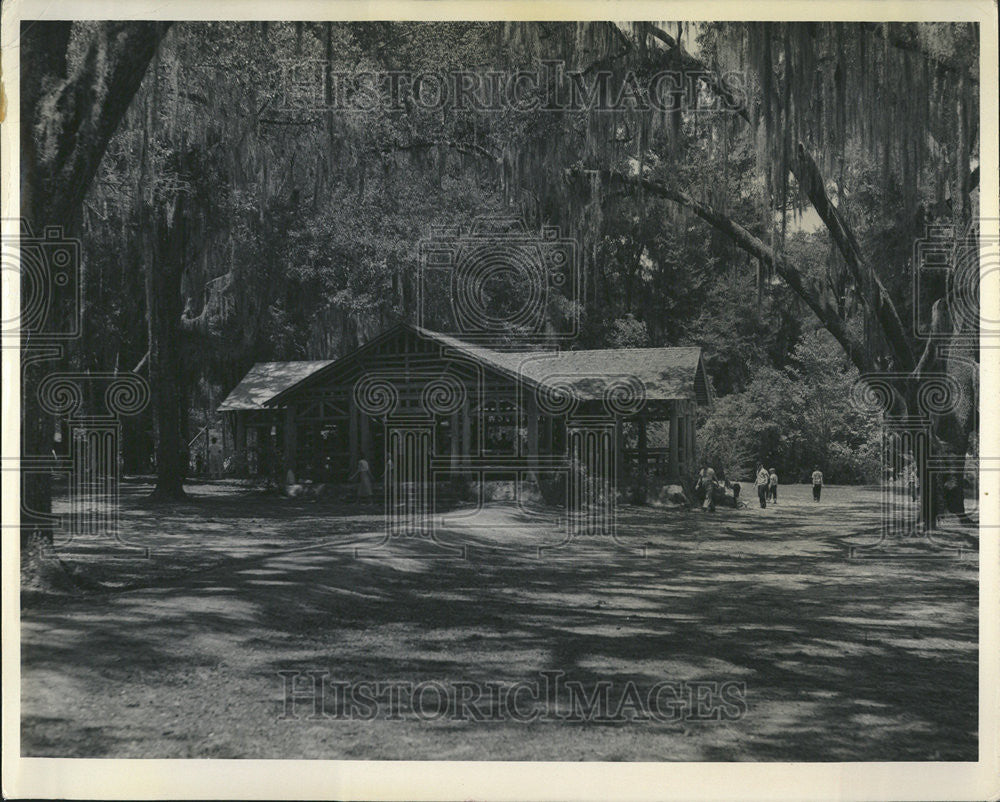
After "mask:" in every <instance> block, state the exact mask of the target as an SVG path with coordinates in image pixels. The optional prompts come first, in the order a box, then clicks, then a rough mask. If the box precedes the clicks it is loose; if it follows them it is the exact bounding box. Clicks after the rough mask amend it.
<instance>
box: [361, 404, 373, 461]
mask: <svg viewBox="0 0 1000 802" xmlns="http://www.w3.org/2000/svg"><path fill="white" fill-rule="evenodd" d="M358 418H359V420H358V423H359V425H360V428H361V456H362V457H364V458H365V459H366V460H368V463H369V465H370V464H371V463H372V431H371V425H372V419H371V418H370V417H369V416H368V415H367V414H366V413H364V412H362V411H361V410H360V409H359V410H358Z"/></svg>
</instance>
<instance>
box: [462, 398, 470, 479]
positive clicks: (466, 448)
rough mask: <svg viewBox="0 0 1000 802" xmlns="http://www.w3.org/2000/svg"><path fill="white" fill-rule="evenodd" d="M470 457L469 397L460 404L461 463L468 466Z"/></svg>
mask: <svg viewBox="0 0 1000 802" xmlns="http://www.w3.org/2000/svg"><path fill="white" fill-rule="evenodd" d="M471 455H472V414H471V411H470V409H469V397H468V395H466V397H465V401H463V402H462V463H463V464H465V465H468V464H469V460H470V458H471Z"/></svg>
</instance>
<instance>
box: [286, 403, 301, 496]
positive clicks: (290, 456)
mask: <svg viewBox="0 0 1000 802" xmlns="http://www.w3.org/2000/svg"><path fill="white" fill-rule="evenodd" d="M296 425H297V424H296V420H295V404H289V405H288V406H287V407H285V426H284V429H285V475H286V476H287V475H288V471H291V472H292V473H293V474H294V473H295V453H296V449H297V446H298V444H297V442H296V439H297V438H296V434H297V433H296ZM282 479H284V477H282Z"/></svg>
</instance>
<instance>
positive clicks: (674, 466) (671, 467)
mask: <svg viewBox="0 0 1000 802" xmlns="http://www.w3.org/2000/svg"><path fill="white" fill-rule="evenodd" d="M679 436H680V427H679V426H678V421H677V405H676V404H675V403H673V402H671V404H670V461H669V463H668V466H667V467H668V471H669V473H670V478H671V479H677V478H678V477H679V476H680V473H681V472H680V451H679V450H678V442H677V440H678V438H679Z"/></svg>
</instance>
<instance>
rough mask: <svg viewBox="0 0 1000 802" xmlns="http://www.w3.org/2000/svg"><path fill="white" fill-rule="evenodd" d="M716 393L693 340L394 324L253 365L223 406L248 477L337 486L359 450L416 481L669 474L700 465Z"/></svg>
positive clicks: (232, 445)
mask: <svg viewBox="0 0 1000 802" xmlns="http://www.w3.org/2000/svg"><path fill="white" fill-rule="evenodd" d="M711 400H712V396H711V387H710V384H709V381H708V378H707V376H706V373H705V369H704V365H703V362H702V354H701V349H700V348H697V347H685V348H632V349H602V350H579V351H559V352H556V351H540V350H535V351H509V350H500V349H495V348H485V347H482V346H480V345H471V344H469V343H466V342H463V341H462V340H460V339H458V338H456V337H453V336H450V335H445V334H440V333H437V332H433V331H429V330H427V329H423V328H420V327H417V326H414V325H410V324H399V325H397V326H394V327H392V328H390V329H389V330H387V331H385V332H383V333H382V334H381V335H379V336H378V337H376V338H374V339H372V340H371V341H369V342H368V343H366V344H365V345H363V346H362V347H360V348H358V349H357V350H355V351H353V352H351V353H349V354H347V355H345V356H343V357H341V358H340V359H337V360H333V361H299V362H266V363H258V364H256V365H254V367H253V368H252V369H251V370H250V371H249V372H248V373H247V375H246V377H245V378H244V379H243V381H241V382H240V384H239V385H237V386H236V387H235V388H234V389H233V390H232V392H231V393H230V394H229V395H228V397H227V398H226V399H225V401H224V402H223V403H222V404H221V405H220V406H219V412H221V413H223V414H224V415H225V417H226V419H227V422H228V424H229V425H228V426H227V427H226V428H227V430H228V432H229V434H228V435H227V437H226V441H227V442H226V445H227V449H228V450H229V451H230V452H231V453H232V455H233V456H234V457H235V460H234V463H233V464H234V465H235V466H236V469H237V470H238V471H239V472H241V473H249V474H251V475H253V474H262V473H268V472H274V474H275V475H279V476H285V475H287V472H288V471H289V470H290V471H292V473H293V474H294V475H295V477H296V478H297V480H304V479H309V480H313V481H322V482H338V481H343V480H345V479H346V478H347V476H349V475H350V473H351V472H352V471H353V470H354V469H355V467H356V465H357V463H358V460H359V459H361V458H362V457H364V458H365V459H366V460H367V461H368V462H369V464H370V465H371V467H372V470H373V472H374V473H375V475H376V476H381V475H382V474H383V473H384V471H385V468H386V461H387V459H391V460H392V464H393V465H395V466H396V468H397V469H398V470H399V471H400V472H405V473H407V474H412V475H411V476H410V477H409V478H410V479H414V480H415V479H418V478H428V477H427V474H426V473H425V472H426V471H427V470H431V471H433V472H434V477H430V478H443V474H445V473H449V472H450V473H454V472H456V471H461V472H464V473H478V474H480V475H485V474H503V473H507V474H509V473H511V472H513V473H519V472H520V473H524V472H534V471H539V472H545V471H547V470H552V471H559V470H561V469H562V468H564V467H565V466H566V464H567V462H568V461H569V460H576V461H578V462H580V463H583V464H585V465H587V466H589V467H590V468H591V470H592V471H596V472H599V473H601V474H602V475H604V476H610V477H623V476H625V475H627V474H628V473H630V472H631V471H633V470H635V469H637V468H638V469H644V470H645V471H646V472H648V473H646V474H644V475H649V476H656V477H660V478H662V480H664V481H670V480H678V479H680V477H682V476H684V475H685V474H688V473H690V471H691V470H692V469H693V467H694V461H695V459H696V453H697V444H696V439H695V415H696V409H697V407H698V406H699V405H701V406H704V405H707V404H710V403H711ZM652 424H660V426H659V427H658V428H659V429H662V435H661V436H659V437H658V438H657V440H658V444H656V445H650V444H649V437H648V434H647V432H648V430H649V427H650V425H652ZM664 441H665V442H664ZM418 452H419V453H420V455H421V456H420V457H419V458H418V459H416V461H414V455H415V454H417V453H418Z"/></svg>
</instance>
